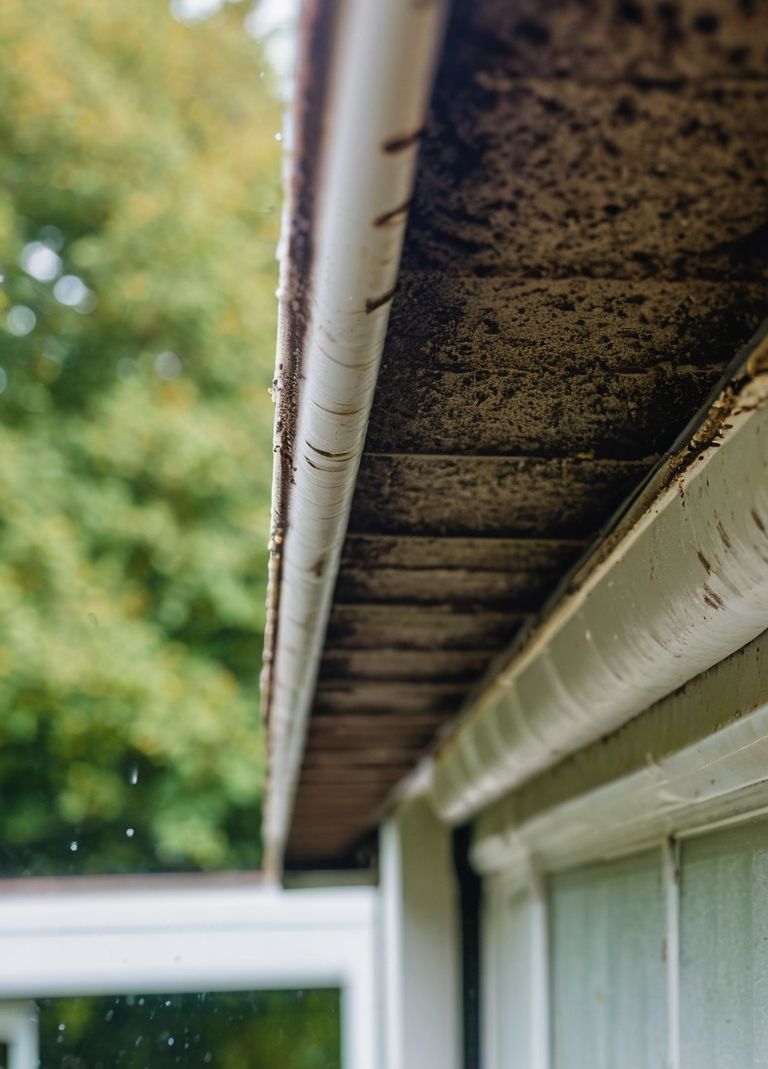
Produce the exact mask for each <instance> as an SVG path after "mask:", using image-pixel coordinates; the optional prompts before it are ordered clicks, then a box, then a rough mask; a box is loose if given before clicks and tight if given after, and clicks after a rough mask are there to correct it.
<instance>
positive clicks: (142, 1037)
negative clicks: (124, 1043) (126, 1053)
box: [133, 1036, 144, 1048]
mask: <svg viewBox="0 0 768 1069" xmlns="http://www.w3.org/2000/svg"><path fill="white" fill-rule="evenodd" d="M143 1039H144V1036H139V1037H138V1038H137V1040H136V1042H135V1043H134V1044H133V1045H134V1047H137V1048H138V1047H140V1046H141V1041H142V1040H143Z"/></svg>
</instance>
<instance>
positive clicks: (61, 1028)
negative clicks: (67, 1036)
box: [59, 1024, 67, 1032]
mask: <svg viewBox="0 0 768 1069" xmlns="http://www.w3.org/2000/svg"><path fill="white" fill-rule="evenodd" d="M66 1027H67V1026H66V1025H65V1024H60V1025H59V1031H60V1032H63V1031H64V1029H65V1028H66Z"/></svg>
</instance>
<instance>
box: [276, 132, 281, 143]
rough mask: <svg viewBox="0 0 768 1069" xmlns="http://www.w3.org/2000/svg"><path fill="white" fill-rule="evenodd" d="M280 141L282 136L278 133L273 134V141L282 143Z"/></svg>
mask: <svg viewBox="0 0 768 1069" xmlns="http://www.w3.org/2000/svg"><path fill="white" fill-rule="evenodd" d="M282 140H283V135H282V134H281V133H280V131H278V132H277V133H276V134H275V141H282Z"/></svg>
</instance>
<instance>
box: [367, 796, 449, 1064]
mask: <svg viewBox="0 0 768 1069" xmlns="http://www.w3.org/2000/svg"><path fill="white" fill-rule="evenodd" d="M381 835H382V838H381V852H380V866H381V942H380V948H381V954H382V961H381V967H382V970H383V975H384V978H385V979H384V983H383V985H382V989H383V991H384V995H385V1004H384V1008H383V1021H384V1024H385V1027H384V1029H383V1034H382V1037H381V1039H382V1047H383V1049H382V1065H383V1066H386V1069H424V1067H425V1066H432V1065H434V1066H440V1069H459V1060H460V1055H459V1051H460V1017H461V1014H460V1012H459V1009H460V1004H461V1002H460V990H459V987H460V980H459V947H458V935H459V931H458V928H459V920H458V909H457V889H456V886H455V878H454V872H453V856H452V849H451V832H450V829H448V828H446V827H445V826H444V825H441V824H439V823H438V822H437V820H436V819H435V817H434V814H433V813H432V810H431V807H430V806H429V803H428V801H427V800H426V799H425V798H423V797H422V798H413V799H410V800H409V801H408V802H406V803H404V804H403V805H401V806H400V808H399V809H398V810H397V811H396V812H395V813H394V814H393V815H392V817H390V819H389V820H388V821H387V822H386V823H385V824H384V826H383V828H382V832H381Z"/></svg>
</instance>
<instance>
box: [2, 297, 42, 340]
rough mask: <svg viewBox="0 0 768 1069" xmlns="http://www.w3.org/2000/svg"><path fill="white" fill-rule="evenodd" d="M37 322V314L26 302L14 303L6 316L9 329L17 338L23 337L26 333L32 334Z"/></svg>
mask: <svg viewBox="0 0 768 1069" xmlns="http://www.w3.org/2000/svg"><path fill="white" fill-rule="evenodd" d="M36 323H37V316H36V315H35V313H34V312H33V311H32V309H31V308H28V307H27V305H26V304H14V305H13V307H12V308H9V309H8V314H7V315H6V317H5V324H6V326H7V327H8V330H9V331H10V333H11V334H14V335H15V336H16V337H17V338H23V337H24V336H25V335H26V334H30V333H31V332H32V331H33V330H34V329H35V324H36Z"/></svg>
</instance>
